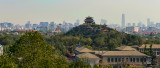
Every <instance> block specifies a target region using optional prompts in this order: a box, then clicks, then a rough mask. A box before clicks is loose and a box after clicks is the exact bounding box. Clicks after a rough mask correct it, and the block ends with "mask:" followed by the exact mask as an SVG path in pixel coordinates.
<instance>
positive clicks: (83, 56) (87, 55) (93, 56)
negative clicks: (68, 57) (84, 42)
mask: <svg viewBox="0 0 160 68" xmlns="http://www.w3.org/2000/svg"><path fill="white" fill-rule="evenodd" d="M77 57H78V58H90V59H100V58H99V57H97V56H96V55H94V54H91V53H82V54H79V55H77Z"/></svg>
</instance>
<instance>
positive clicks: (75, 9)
mask: <svg viewBox="0 0 160 68" xmlns="http://www.w3.org/2000/svg"><path fill="white" fill-rule="evenodd" d="M159 7H160V0H0V22H11V23H14V24H25V23H27V21H31V23H32V24H34V23H36V24H38V23H39V22H52V21H53V22H55V23H57V24H58V23H62V22H63V21H66V22H68V23H74V22H75V21H76V20H77V19H79V20H80V23H83V22H84V19H85V17H87V16H92V17H93V18H94V20H95V22H96V23H100V20H101V19H106V20H107V21H108V23H109V24H121V17H122V13H124V14H125V17H126V23H138V22H143V23H145V24H146V22H147V18H150V19H151V21H153V22H160V8H159Z"/></svg>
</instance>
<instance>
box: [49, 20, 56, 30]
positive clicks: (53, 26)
mask: <svg viewBox="0 0 160 68" xmlns="http://www.w3.org/2000/svg"><path fill="white" fill-rule="evenodd" d="M49 30H50V31H54V30H55V24H54V22H50V24H49Z"/></svg>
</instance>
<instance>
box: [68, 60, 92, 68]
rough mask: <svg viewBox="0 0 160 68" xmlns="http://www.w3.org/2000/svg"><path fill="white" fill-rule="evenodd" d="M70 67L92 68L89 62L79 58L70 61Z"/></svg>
mask: <svg viewBox="0 0 160 68" xmlns="http://www.w3.org/2000/svg"><path fill="white" fill-rule="evenodd" d="M69 68H91V66H90V65H89V64H86V63H85V62H84V61H82V60H77V61H75V62H72V63H70V65H69Z"/></svg>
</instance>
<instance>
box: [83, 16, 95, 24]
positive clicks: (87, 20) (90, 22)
mask: <svg viewBox="0 0 160 68" xmlns="http://www.w3.org/2000/svg"><path fill="white" fill-rule="evenodd" d="M84 22H85V24H95V22H94V20H93V17H90V16H88V17H86V19H85V20H84Z"/></svg>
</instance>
